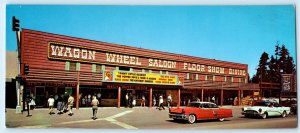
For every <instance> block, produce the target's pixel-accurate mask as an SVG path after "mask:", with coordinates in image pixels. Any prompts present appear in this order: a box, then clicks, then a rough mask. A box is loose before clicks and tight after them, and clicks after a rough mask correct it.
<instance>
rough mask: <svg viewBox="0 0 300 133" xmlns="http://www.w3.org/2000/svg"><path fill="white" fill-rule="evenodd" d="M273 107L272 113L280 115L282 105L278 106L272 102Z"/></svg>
mask: <svg viewBox="0 0 300 133" xmlns="http://www.w3.org/2000/svg"><path fill="white" fill-rule="evenodd" d="M274 107H275V109H274V115H276V116H280V115H281V114H282V113H283V110H284V109H283V107H282V106H280V105H279V104H278V103H274Z"/></svg>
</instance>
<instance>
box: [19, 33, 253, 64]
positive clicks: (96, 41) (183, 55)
mask: <svg viewBox="0 0 300 133" xmlns="http://www.w3.org/2000/svg"><path fill="white" fill-rule="evenodd" d="M23 30H25V31H34V32H40V33H44V34H52V35H57V36H63V37H67V38H74V39H82V40H86V41H91V42H94V43H104V44H108V45H116V46H123V47H128V48H136V49H140V50H150V51H153V52H160V53H166V54H175V55H177V56H181V57H187V58H194V59H200V60H207V61H215V62H219V63H230V64H235V65H244V66H245V67H247V70H248V64H243V63H237V62H230V61H223V60H216V59H209V58H202V57H197V56H191V55H185V54H178V53H171V52H164V51H158V50H152V49H146V48H139V47H134V46H128V45H122V44H116V43H110V42H104V41H98V40H92V39H85V38H80V37H73V36H68V35H61V34H56V33H50V32H45V31H38V30H32V29H26V28H22V31H23Z"/></svg>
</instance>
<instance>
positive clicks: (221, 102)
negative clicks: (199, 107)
mask: <svg viewBox="0 0 300 133" xmlns="http://www.w3.org/2000/svg"><path fill="white" fill-rule="evenodd" d="M220 106H221V107H222V106H223V88H222V89H221V101H220Z"/></svg>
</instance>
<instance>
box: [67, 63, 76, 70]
mask: <svg viewBox="0 0 300 133" xmlns="http://www.w3.org/2000/svg"><path fill="white" fill-rule="evenodd" d="M69 70H70V71H76V62H70V67H69Z"/></svg>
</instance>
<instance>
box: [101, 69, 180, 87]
mask: <svg viewBox="0 0 300 133" xmlns="http://www.w3.org/2000/svg"><path fill="white" fill-rule="evenodd" d="M104 73H105V74H104V75H103V76H104V77H103V79H104V81H112V82H126V83H142V84H164V85H180V84H179V83H178V82H177V76H175V75H162V74H155V73H136V72H127V71H116V70H115V71H113V72H112V73H110V72H108V73H107V72H104ZM111 76H112V78H111Z"/></svg>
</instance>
